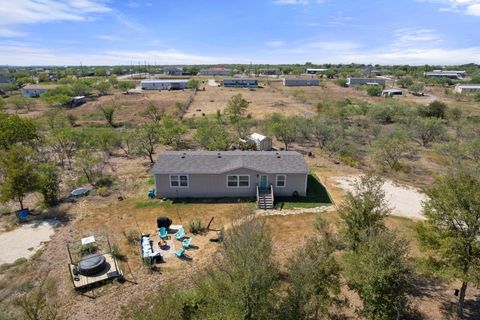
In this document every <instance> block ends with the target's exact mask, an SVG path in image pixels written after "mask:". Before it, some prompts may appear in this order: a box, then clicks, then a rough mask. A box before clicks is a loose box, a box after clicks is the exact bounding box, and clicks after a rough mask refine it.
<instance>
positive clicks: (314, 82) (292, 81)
mask: <svg viewBox="0 0 480 320" xmlns="http://www.w3.org/2000/svg"><path fill="white" fill-rule="evenodd" d="M283 85H284V86H285V87H307V86H308V87H310V86H319V85H320V79H318V78H285V79H283Z"/></svg>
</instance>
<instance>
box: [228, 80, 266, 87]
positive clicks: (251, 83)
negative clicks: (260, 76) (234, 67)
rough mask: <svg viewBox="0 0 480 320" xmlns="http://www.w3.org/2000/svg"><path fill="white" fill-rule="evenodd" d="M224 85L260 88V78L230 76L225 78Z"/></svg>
mask: <svg viewBox="0 0 480 320" xmlns="http://www.w3.org/2000/svg"><path fill="white" fill-rule="evenodd" d="M223 86H224V87H227V88H258V80H257V79H250V78H229V79H225V80H223Z"/></svg>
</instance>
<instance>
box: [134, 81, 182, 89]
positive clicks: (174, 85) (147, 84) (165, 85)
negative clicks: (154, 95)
mask: <svg viewBox="0 0 480 320" xmlns="http://www.w3.org/2000/svg"><path fill="white" fill-rule="evenodd" d="M187 84H188V80H186V79H158V80H142V81H140V85H141V87H142V89H143V90H182V89H186V88H187Z"/></svg>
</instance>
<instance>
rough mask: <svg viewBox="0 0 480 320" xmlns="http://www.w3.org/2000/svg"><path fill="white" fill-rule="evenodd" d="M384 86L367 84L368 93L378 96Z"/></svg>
mask: <svg viewBox="0 0 480 320" xmlns="http://www.w3.org/2000/svg"><path fill="white" fill-rule="evenodd" d="M382 91H383V90H382V88H381V87H380V86H367V93H368V95H369V96H371V97H378V96H380V95H381V94H382Z"/></svg>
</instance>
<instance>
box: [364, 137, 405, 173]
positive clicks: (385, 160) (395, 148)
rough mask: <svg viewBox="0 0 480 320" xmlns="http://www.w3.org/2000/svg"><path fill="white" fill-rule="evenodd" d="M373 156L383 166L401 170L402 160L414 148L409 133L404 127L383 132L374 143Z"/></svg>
mask: <svg viewBox="0 0 480 320" xmlns="http://www.w3.org/2000/svg"><path fill="white" fill-rule="evenodd" d="M372 148H373V150H372V151H373V157H374V158H375V160H376V161H377V162H378V163H379V164H380V165H382V166H386V167H389V168H390V169H394V170H399V169H400V168H401V163H400V160H401V159H402V158H403V157H405V156H406V155H408V154H409V153H410V152H411V151H412V149H411V147H410V144H409V138H408V135H407V133H406V132H405V131H404V130H402V129H399V128H398V129H396V130H395V131H393V132H388V133H385V134H381V135H380V136H379V137H378V138H377V139H375V140H374V141H373V143H372Z"/></svg>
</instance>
